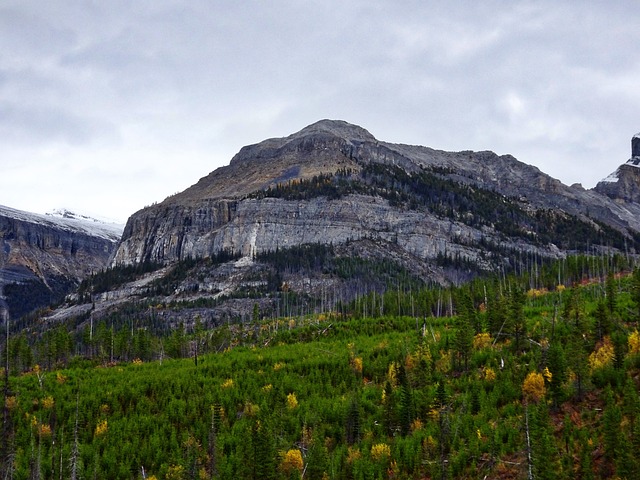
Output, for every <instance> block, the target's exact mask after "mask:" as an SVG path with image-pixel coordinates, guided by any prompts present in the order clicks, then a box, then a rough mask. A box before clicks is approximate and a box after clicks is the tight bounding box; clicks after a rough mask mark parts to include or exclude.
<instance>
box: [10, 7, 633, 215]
mask: <svg viewBox="0 0 640 480" xmlns="http://www.w3.org/2000/svg"><path fill="white" fill-rule="evenodd" d="M639 16H640V13H638V12H637V9H636V8H635V3H634V2H632V1H630V0H623V1H620V2H614V3H613V4H612V3H611V2H609V3H605V2H599V1H598V2H587V3H582V4H580V8H577V7H576V4H575V3H574V2H569V1H568V0H564V1H551V0H547V1H540V2H529V1H524V0H523V1H515V2H504V1H488V2H475V1H461V2H444V1H417V0H415V1H410V0H408V1H403V2H391V1H388V0H369V1H364V0H363V1H360V0H349V1H342V2H338V1H325V2H292V1H284V0H275V1H273V2H259V1H249V2H207V1H204V0H195V1H190V2H183V1H179V0H146V1H145V0H141V1H136V2H129V1H125V0H113V1H110V2H83V1H77V2H59V1H56V0H53V1H49V2H38V1H36V0H14V1H10V2H5V5H4V6H3V7H1V8H0V45H2V47H3V48H2V52H3V53H2V55H0V142H2V145H3V153H2V156H1V157H0V166H1V167H2V168H3V173H4V174H3V175H0V192H1V194H0V203H3V204H8V205H11V206H14V207H17V208H25V207H26V205H27V201H26V200H25V199H26V198H29V203H28V206H29V208H31V209H37V210H40V211H41V210H45V209H48V208H52V207H55V206H57V205H55V204H52V203H53V202H54V201H55V202H60V201H62V202H63V203H64V204H66V205H67V206H73V205H80V206H81V207H85V208H87V209H89V210H99V211H97V212H96V213H101V214H103V215H106V216H108V215H109V214H110V213H112V215H113V216H117V217H121V218H122V217H126V216H127V215H128V214H130V213H132V212H133V211H134V210H136V209H138V208H141V207H142V206H143V205H145V204H149V203H152V202H153V201H159V200H162V199H163V198H164V197H165V196H167V195H169V194H172V193H174V192H176V191H178V190H180V189H182V188H185V187H187V186H188V185H190V184H191V183H194V182H195V181H197V179H198V178H200V177H201V176H203V175H206V174H207V173H208V172H209V171H211V170H213V169H214V168H216V167H218V166H221V165H223V164H226V163H227V162H228V161H229V159H230V158H231V156H232V155H233V154H234V153H235V152H236V151H237V150H239V149H240V147H242V146H243V145H245V144H249V143H254V142H257V141H260V140H262V139H264V138H267V137H271V136H281V135H287V134H289V133H292V132H294V131H297V130H299V129H300V128H302V127H304V126H305V125H307V124H309V123H312V122H314V121H316V120H318V119H320V118H341V119H344V120H347V121H350V122H354V123H358V124H360V125H362V126H364V127H365V128H367V129H369V130H370V131H371V132H372V133H373V134H374V135H376V136H377V137H378V138H381V139H384V140H387V141H392V142H403V143H414V144H423V145H428V146H431V147H434V148H441V149H450V150H465V149H491V150H494V151H496V152H497V153H511V154H513V155H514V156H516V157H517V158H519V159H520V160H522V161H525V162H527V163H531V164H535V165H537V166H538V167H539V168H541V169H542V170H543V171H545V172H547V173H550V174H551V175H553V176H555V177H557V178H560V179H561V180H562V181H564V182H565V183H573V182H583V183H584V184H585V185H587V186H592V185H594V184H595V183H596V182H597V181H598V180H599V179H600V178H602V177H604V176H606V175H607V174H608V173H610V172H611V171H613V170H614V169H615V168H616V167H617V166H618V164H620V163H622V162H624V161H625V160H626V159H627V157H628V156H629V141H630V137H631V135H633V134H634V133H636V131H637V130H640V125H638V124H637V122H638V121H637V115H636V112H637V110H638V107H639V106H640V90H639V89H638V88H637V86H636V83H637V82H636V79H637V78H638V74H640V60H639V59H638V56H637V54H636V52H635V51H634V46H635V45H637V44H638V43H639V42H638V41H639V40H640V31H638V29H637V25H638V20H639V18H638V17H639ZM18 164H19V165H22V166H23V169H22V170H19V171H18V170H16V169H15V168H14V167H15V166H16V165H18ZM43 165H49V166H50V168H49V171H48V175H49V179H50V180H53V179H54V178H55V177H56V176H59V178H56V181H49V182H42V184H38V189H37V190H34V188H35V187H34V186H33V185H34V182H33V181H30V180H29V176H28V174H27V173H26V172H28V171H39V170H41V169H42V166H43ZM62 165H65V166H66V168H65V169H64V171H59V172H57V171H56V170H55V168H56V166H60V167H59V168H62V167H61V166H62ZM78 165H82V168H80V167H79V166H78ZM9 167H11V168H9ZM28 169H30V170H28ZM94 176H95V177H99V178H97V179H94ZM23 177H24V179H23V180H21V178H23ZM20 182H22V184H21V183H20ZM79 184H89V185H90V187H88V188H86V187H83V188H80V187H78V186H77V185H79ZM48 185H50V187H49V186H48ZM33 192H37V193H33ZM74 192H75V193H74ZM36 197H37V198H36ZM115 197H117V198H115ZM127 199H128V200H127ZM36 200H37V201H36ZM23 206H25V207H23ZM110 209H113V211H112V212H110Z"/></svg>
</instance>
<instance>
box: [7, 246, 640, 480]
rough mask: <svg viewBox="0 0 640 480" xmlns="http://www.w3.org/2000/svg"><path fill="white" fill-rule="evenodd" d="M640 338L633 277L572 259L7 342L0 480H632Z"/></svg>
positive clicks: (613, 264)
mask: <svg viewBox="0 0 640 480" xmlns="http://www.w3.org/2000/svg"><path fill="white" fill-rule="evenodd" d="M274 261H275V260H274ZM558 279H561V280H562V281H561V282H559V281H558ZM121 315H125V316H126V312H123V313H121ZM639 321H640V269H632V266H631V265H629V264H627V263H626V262H625V259H624V258H622V257H615V258H614V257H610V258H602V257H600V258H595V257H594V258H591V257H586V256H581V257H572V258H569V259H566V260H565V261H563V262H557V263H555V264H549V265H546V266H545V267H544V268H541V269H538V270H536V272H535V273H534V272H524V273H522V274H520V275H517V276H516V275H510V276H500V277H494V278H490V279H477V280H475V281H473V282H470V283H469V284H466V285H464V286H462V287H455V288H454V287H451V288H448V289H442V288H440V289H435V288H433V287H428V286H422V287H420V288H418V287H417V286H415V285H413V286H412V287H411V288H410V289H403V290H400V289H395V290H394V289H389V290H388V291H387V292H386V293H384V294H379V293H376V292H371V293H370V294H369V295H364V296H361V297H359V298H357V299H355V300H354V301H352V302H350V303H349V304H348V305H341V306H339V308H335V309H333V310H331V311H327V312H323V313H316V314H308V315H298V316H293V317H281V318H271V317H269V318H263V317H262V316H261V314H260V311H259V309H258V308H257V305H256V309H255V311H254V316H253V317H252V318H251V319H248V320H246V321H244V322H239V323H229V324H226V325H222V326H219V327H217V328H214V329H208V328H205V327H204V326H203V324H202V323H200V322H196V325H195V326H194V327H193V328H182V329H174V330H172V331H166V332H164V333H160V332H158V331H153V330H152V329H150V328H147V327H145V326H137V325H134V324H133V323H131V324H128V322H127V321H126V319H125V320H123V321H122V322H120V323H119V324H118V325H121V327H119V328H117V329H116V328H114V323H113V322H108V321H104V322H98V323H97V324H96V325H92V326H91V329H90V330H89V329H84V330H82V331H80V332H77V333H73V330H72V329H71V328H69V326H65V325H60V326H58V327H56V328H50V329H48V330H46V331H45V332H44V333H42V334H41V335H39V336H38V338H30V337H28V336H26V335H25V334H24V333H22V334H21V333H18V332H15V333H13V332H11V330H10V329H9V328H7V330H6V338H5V340H4V344H3V348H2V358H3V360H4V361H3V363H4V368H3V370H2V373H3V392H4V393H3V395H4V402H3V407H4V408H3V419H2V439H3V442H2V451H1V452H0V455H1V460H2V472H0V473H1V474H2V475H1V476H2V478H13V479H34V478H35V479H53V478H72V479H77V478H99V479H111V478H113V479H116V478H117V479H128V478H130V479H141V478H144V479H182V478H184V479H187V478H188V479H192V478H202V479H227V478H255V479H300V478H308V479H323V478H327V479H387V478H394V479H409V478H439V479H454V478H455V479H457V478H469V479H471V478H485V477H486V478H505V479H506V478H532V479H533V478H535V479H545V478H556V479H558V478H566V479H573V478H581V479H595V478H629V479H630V478H637V475H638V473H637V472H638V471H640V468H639V467H640V465H639V463H640V460H639V459H638V458H637V456H636V455H635V452H637V451H638V448H639V447H640V396H639V394H638V388H639V382H640V334H639V333H638V323H639Z"/></svg>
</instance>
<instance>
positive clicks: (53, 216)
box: [0, 205, 124, 242]
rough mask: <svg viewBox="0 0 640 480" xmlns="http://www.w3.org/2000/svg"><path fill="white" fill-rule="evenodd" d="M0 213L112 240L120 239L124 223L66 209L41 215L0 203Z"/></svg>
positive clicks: (17, 218) (21, 219)
mask: <svg viewBox="0 0 640 480" xmlns="http://www.w3.org/2000/svg"><path fill="white" fill-rule="evenodd" d="M0 215H2V216H6V217H9V218H14V219H16V220H20V221H23V222H30V223H35V224H38V225H44V226H48V227H52V228H59V229H62V230H66V231H69V232H79V233H84V234H86V235H91V236H94V237H99V238H104V239H106V240H110V241H112V242H117V241H118V240H120V237H121V236H122V231H123V230H124V225H121V224H118V223H115V222H112V221H109V220H105V219H99V218H95V217H93V216H89V215H84V214H77V213H74V212H72V211H71V210H68V209H56V210H53V211H52V212H51V213H47V214H45V215H41V214H39V213H32V212H25V211H23V210H16V209H15V208H11V207H5V206H4V205H0Z"/></svg>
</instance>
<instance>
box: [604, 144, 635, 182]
mask: <svg viewBox="0 0 640 480" xmlns="http://www.w3.org/2000/svg"><path fill="white" fill-rule="evenodd" d="M638 135H640V133H639V134H638ZM638 138H640V136H639V137H638ZM623 165H627V166H629V167H633V168H640V158H639V157H633V158H630V159H629V160H627V162H626V163H624V164H623ZM619 179H620V169H619V168H618V169H616V171H615V172H613V173H612V174H611V175H609V176H608V177H607V178H605V179H603V180H602V181H603V182H608V183H615V182H617V181H618V180H619Z"/></svg>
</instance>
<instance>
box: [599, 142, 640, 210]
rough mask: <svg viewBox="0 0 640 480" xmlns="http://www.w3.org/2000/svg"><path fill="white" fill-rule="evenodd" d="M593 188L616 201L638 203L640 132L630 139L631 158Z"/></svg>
mask: <svg viewBox="0 0 640 480" xmlns="http://www.w3.org/2000/svg"><path fill="white" fill-rule="evenodd" d="M594 190H596V191H597V192H599V193H601V194H603V195H606V196H608V197H610V198H612V199H614V200H617V201H618V202H624V203H626V204H638V203H640V133H638V134H636V135H634V136H633V138H632V139H631V158H630V159H629V160H628V161H627V162H626V163H624V164H622V165H620V167H618V169H617V170H616V171H615V172H614V173H612V174H611V175H609V176H608V177H607V178H605V179H604V180H602V181H601V182H599V183H598V184H597V185H596V187H595V189H594ZM625 206H626V205H625Z"/></svg>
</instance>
